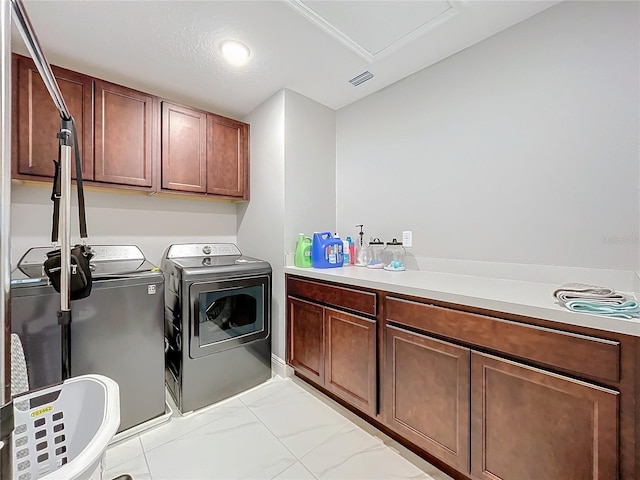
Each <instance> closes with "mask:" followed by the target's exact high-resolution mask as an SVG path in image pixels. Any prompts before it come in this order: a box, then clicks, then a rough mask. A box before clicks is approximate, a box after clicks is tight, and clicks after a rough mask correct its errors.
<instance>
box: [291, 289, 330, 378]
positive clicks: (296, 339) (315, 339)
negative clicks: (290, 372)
mask: <svg viewBox="0 0 640 480" xmlns="http://www.w3.org/2000/svg"><path fill="white" fill-rule="evenodd" d="M288 304H289V364H290V365H291V366H292V367H293V368H294V369H296V370H297V371H299V372H301V373H302V374H303V375H304V376H306V377H307V378H309V379H310V380H313V381H315V382H317V383H318V384H320V385H322V384H323V383H324V309H323V308H322V307H321V306H319V305H315V304H313V303H309V302H305V301H303V300H298V299H296V298H291V297H289V300H288Z"/></svg>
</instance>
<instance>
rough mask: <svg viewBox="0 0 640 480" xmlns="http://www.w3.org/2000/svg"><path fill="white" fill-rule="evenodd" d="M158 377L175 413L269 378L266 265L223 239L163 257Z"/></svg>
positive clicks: (175, 250)
mask: <svg viewBox="0 0 640 480" xmlns="http://www.w3.org/2000/svg"><path fill="white" fill-rule="evenodd" d="M160 268H161V270H162V272H163V273H164V278H165V288H164V292H165V343H166V345H165V364H166V372H165V379H166V384H167V387H168V390H169V392H170V393H171V395H172V396H173V399H174V400H175V403H176V406H177V407H178V409H179V410H180V411H181V412H182V413H186V412H190V411H192V410H197V409H199V408H202V407H205V406H207V405H211V404H213V403H215V402H218V401H220V400H223V399H225V398H228V397H230V396H232V395H235V394H237V393H240V392H242V391H244V390H247V389H249V388H251V387H254V386H256V385H259V384H260V383H263V382H265V381H266V380H268V379H269V378H271V338H270V337H271V274H272V273H271V265H269V263H268V262H265V261H263V260H259V259H257V258H252V257H248V256H245V255H243V254H242V253H241V252H240V250H239V249H238V247H237V246H236V245H234V244H230V243H208V244H204V243H197V244H177V245H171V246H170V247H168V248H167V249H166V251H165V253H164V255H163V259H162V262H161V267H160Z"/></svg>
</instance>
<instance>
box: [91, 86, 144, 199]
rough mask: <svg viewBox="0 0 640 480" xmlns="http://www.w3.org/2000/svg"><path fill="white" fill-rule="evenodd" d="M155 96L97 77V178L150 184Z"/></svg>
mask: <svg viewBox="0 0 640 480" xmlns="http://www.w3.org/2000/svg"><path fill="white" fill-rule="evenodd" d="M153 102H154V97H152V96H150V95H146V94H144V93H141V92H138V91H136V90H131V89H129V88H125V87H121V86H119V85H113V84H110V83H107V82H103V81H99V80H96V101H95V129H96V130H95V179H96V181H98V182H107V183H116V184H121V185H133V186H138V187H150V186H151V185H152V178H153V177H152V164H153V142H154V138H153V133H154V127H153Z"/></svg>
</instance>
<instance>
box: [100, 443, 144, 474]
mask: <svg viewBox="0 0 640 480" xmlns="http://www.w3.org/2000/svg"><path fill="white" fill-rule="evenodd" d="M143 454H144V451H143V450H142V444H141V443H140V437H139V436H135V437H133V438H130V439H128V440H125V441H124V442H120V443H118V444H116V445H114V446H112V447H109V448H108V449H107V459H106V469H107V470H110V469H112V468H114V467H117V466H118V465H120V464H122V463H124V462H126V461H127V460H131V459H132V458H135V457H138V456H140V455H143Z"/></svg>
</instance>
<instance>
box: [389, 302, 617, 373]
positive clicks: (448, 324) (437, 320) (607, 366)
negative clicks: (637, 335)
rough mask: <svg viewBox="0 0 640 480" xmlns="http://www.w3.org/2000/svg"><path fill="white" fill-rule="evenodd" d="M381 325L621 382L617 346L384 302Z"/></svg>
mask: <svg viewBox="0 0 640 480" xmlns="http://www.w3.org/2000/svg"><path fill="white" fill-rule="evenodd" d="M386 319H387V320H388V321H391V322H394V323H397V324H400V325H406V326H410V327H414V328H417V329H419V330H423V331H426V332H430V333H434V334H436V335H440V336H443V337H447V338H451V339H455V340H459V341H461V342H464V343H467V344H471V345H478V346H480V347H484V348H487V349H490V350H493V351H496V352H501V353H504V354H506V355H511V356H514V357H519V358H522V359H525V360H528V361H532V362H535V363H539V364H542V365H547V366H551V367H556V368H559V369H561V370H565V371H568V372H574V373H577V374H580V375H585V376H587V377H593V378H599V379H604V380H609V381H613V382H618V381H619V380H620V343H619V342H616V341H611V340H605V339H601V338H597V337H590V336H586V335H579V334H575V333H569V332H563V331H560V330H553V329H550V328H544V327H538V326H535V325H527V324H524V323H518V322H513V321H509V320H502V319H498V318H493V317H487V316H484V315H477V314H473V313H467V312H460V311H457V310H451V309H448V308H442V307H436V306H433V305H427V304H422V303H418V302H412V301H408V300H402V299H399V298H393V297H387V300H386Z"/></svg>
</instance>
